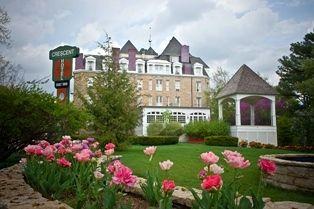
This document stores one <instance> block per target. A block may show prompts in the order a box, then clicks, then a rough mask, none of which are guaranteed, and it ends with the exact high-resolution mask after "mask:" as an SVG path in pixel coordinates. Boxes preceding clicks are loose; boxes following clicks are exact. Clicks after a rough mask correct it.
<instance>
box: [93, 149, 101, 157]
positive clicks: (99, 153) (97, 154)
mask: <svg viewBox="0 0 314 209" xmlns="http://www.w3.org/2000/svg"><path fill="white" fill-rule="evenodd" d="M95 156H96V157H98V158H100V157H101V156H102V152H101V150H100V149H99V150H97V151H96V152H95Z"/></svg>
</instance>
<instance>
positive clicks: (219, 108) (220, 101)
mask: <svg viewBox="0 0 314 209" xmlns="http://www.w3.org/2000/svg"><path fill="white" fill-rule="evenodd" d="M223 117H224V116H223V112H222V100H221V99H220V100H218V118H219V120H223Z"/></svg>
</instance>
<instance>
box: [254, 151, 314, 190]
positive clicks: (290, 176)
mask: <svg viewBox="0 0 314 209" xmlns="http://www.w3.org/2000/svg"><path fill="white" fill-rule="evenodd" d="M302 156H311V157H312V158H314V154H308V155H300V154H282V155H264V156H261V157H260V158H261V159H268V160H272V161H274V162H275V163H276V166H277V170H276V173H275V175H273V176H272V175H267V176H264V180H265V182H267V183H269V184H272V185H274V186H277V187H281V188H283V189H289V190H301V191H306V192H314V163H310V162H297V161H291V160H283V159H279V158H280V157H289V158H291V157H302Z"/></svg>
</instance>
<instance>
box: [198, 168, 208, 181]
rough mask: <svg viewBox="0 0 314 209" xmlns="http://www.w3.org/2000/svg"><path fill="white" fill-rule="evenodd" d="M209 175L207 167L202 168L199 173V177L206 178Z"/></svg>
mask: <svg viewBox="0 0 314 209" xmlns="http://www.w3.org/2000/svg"><path fill="white" fill-rule="evenodd" d="M206 176H207V171H206V170H205V169H202V170H200V172H199V173H198V178H199V179H204V178H205V177H206Z"/></svg>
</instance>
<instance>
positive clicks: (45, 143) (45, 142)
mask: <svg viewBox="0 0 314 209" xmlns="http://www.w3.org/2000/svg"><path fill="white" fill-rule="evenodd" d="M38 145H39V146H41V147H42V148H43V149H45V148H46V147H48V146H49V145H50V143H49V142H47V141H46V140H41V141H40V142H39V144H38Z"/></svg>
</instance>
